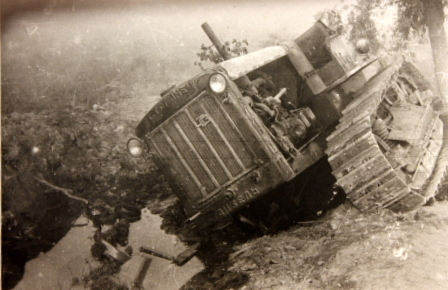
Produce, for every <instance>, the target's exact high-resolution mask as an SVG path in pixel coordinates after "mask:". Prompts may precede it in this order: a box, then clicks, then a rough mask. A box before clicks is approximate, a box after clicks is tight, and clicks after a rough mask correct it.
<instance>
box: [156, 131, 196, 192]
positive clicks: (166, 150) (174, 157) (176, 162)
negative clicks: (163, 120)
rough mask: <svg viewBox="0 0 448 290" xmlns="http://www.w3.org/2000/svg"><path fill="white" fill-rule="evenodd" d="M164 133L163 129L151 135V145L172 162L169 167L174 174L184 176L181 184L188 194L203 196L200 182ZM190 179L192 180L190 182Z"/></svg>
mask: <svg viewBox="0 0 448 290" xmlns="http://www.w3.org/2000/svg"><path fill="white" fill-rule="evenodd" d="M164 135H165V134H164V133H163V130H160V132H158V133H156V134H155V135H154V136H153V141H152V142H151V143H152V145H153V146H154V148H155V149H156V150H157V151H158V152H159V154H160V155H161V156H164V158H165V159H169V162H170V164H172V166H171V167H170V169H171V170H172V171H173V173H174V175H175V176H185V177H184V178H182V179H185V180H186V181H187V182H181V185H182V186H185V189H186V190H188V192H189V195H190V196H191V197H192V198H194V199H198V198H201V197H202V196H203V190H202V189H201V187H202V185H201V183H200V182H199V180H198V178H197V177H196V175H195V174H194V173H193V171H192V170H191V168H190V167H189V166H188V164H187V163H186V162H185V160H184V159H183V158H182V156H181V155H180V154H179V152H178V151H177V149H176V147H175V146H173V144H172V142H171V141H170V139H169V137H167V136H166V135H165V136H164ZM190 180H192V182H191V181H190Z"/></svg>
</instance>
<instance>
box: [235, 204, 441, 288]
mask: <svg viewBox="0 0 448 290" xmlns="http://www.w3.org/2000/svg"><path fill="white" fill-rule="evenodd" d="M447 213H448V203H447V202H441V203H439V204H436V205H434V206H433V207H424V208H422V209H420V210H419V211H417V212H412V213H409V214H407V215H404V216H403V215H401V216H400V215H395V214H392V213H390V212H389V211H381V212H379V213H378V214H370V215H363V214H360V213H359V212H357V211H356V210H355V209H354V208H351V207H348V206H347V205H345V206H344V205H343V206H341V207H339V208H338V209H336V210H335V211H333V212H332V213H330V214H329V215H328V216H327V217H326V218H324V219H323V220H320V221H316V222H315V223H313V224H312V225H310V226H305V227H304V226H300V227H296V228H293V229H291V230H289V231H285V232H282V233H279V234H278V235H275V236H264V237H261V238H259V239H255V240H252V241H250V242H248V243H246V244H244V245H241V246H239V247H236V248H235V249H234V252H233V253H232V254H231V255H230V263H231V266H230V267H229V271H230V272H234V273H236V274H242V273H244V274H246V275H248V276H249V281H248V282H247V284H246V285H245V286H243V287H242V288H241V289H298V288H299V289H425V288H426V289H445V287H446V285H447V282H448V274H447V273H448V272H447V269H448V265H447V263H446V261H447V258H448V254H446V245H445V241H446V239H447V238H448V231H447V229H448V215H447Z"/></svg>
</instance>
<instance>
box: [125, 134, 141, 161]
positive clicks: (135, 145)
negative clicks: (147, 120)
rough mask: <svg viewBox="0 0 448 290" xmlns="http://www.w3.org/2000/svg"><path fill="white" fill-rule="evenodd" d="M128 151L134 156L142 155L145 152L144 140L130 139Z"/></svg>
mask: <svg viewBox="0 0 448 290" xmlns="http://www.w3.org/2000/svg"><path fill="white" fill-rule="evenodd" d="M127 147H128V151H129V153H130V154H131V156H132V157H136V158H137V157H140V156H142V154H143V148H144V146H143V142H142V141H140V140H139V139H135V138H133V139H130V140H129V141H128V146H127Z"/></svg>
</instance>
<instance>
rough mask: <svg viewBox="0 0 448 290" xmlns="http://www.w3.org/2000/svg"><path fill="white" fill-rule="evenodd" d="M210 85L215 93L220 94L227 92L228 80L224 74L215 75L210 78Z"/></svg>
mask: <svg viewBox="0 0 448 290" xmlns="http://www.w3.org/2000/svg"><path fill="white" fill-rule="evenodd" d="M208 85H209V86H210V89H211V90H212V91H213V92H215V93H217V94H220V93H222V92H224V91H225V90H226V87H227V82H226V78H225V77H224V76H223V75H222V74H214V75H212V76H211V77H210V80H209V81H208Z"/></svg>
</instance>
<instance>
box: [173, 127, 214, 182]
mask: <svg viewBox="0 0 448 290" xmlns="http://www.w3.org/2000/svg"><path fill="white" fill-rule="evenodd" d="M173 124H174V127H175V128H176V129H177V131H178V132H179V134H180V136H181V137H182V138H183V141H184V142H185V143H186V144H187V145H188V147H189V151H190V152H192V153H193V154H194V157H195V158H196V159H197V160H198V161H199V163H200V164H201V166H202V168H204V170H205V172H206V173H207V175H208V177H209V178H210V179H211V181H212V182H213V183H214V184H215V187H213V189H215V188H216V187H218V186H219V185H220V184H219V183H218V181H217V180H216V178H215V176H214V175H213V174H212V172H211V171H210V169H209V166H207V165H206V164H205V162H204V159H203V158H204V157H203V156H201V155H199V153H198V151H197V150H196V148H195V146H194V145H193V144H192V143H191V141H190V139H189V138H188V136H187V135H186V134H185V132H184V130H183V129H182V128H181V127H180V125H179V123H178V122H177V121H176V120H173ZM184 127H185V124H184Z"/></svg>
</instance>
